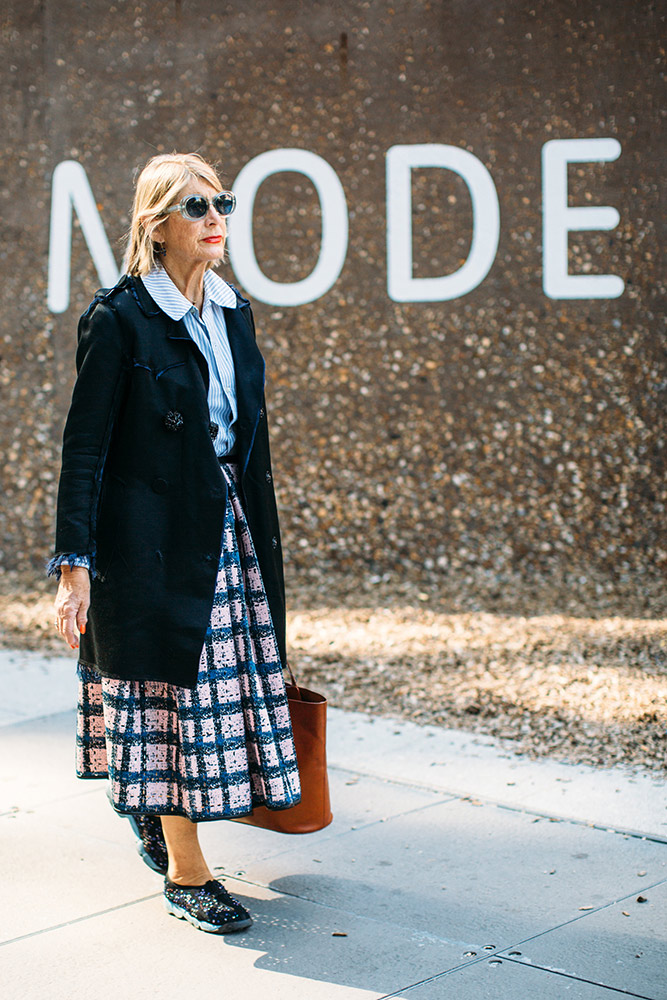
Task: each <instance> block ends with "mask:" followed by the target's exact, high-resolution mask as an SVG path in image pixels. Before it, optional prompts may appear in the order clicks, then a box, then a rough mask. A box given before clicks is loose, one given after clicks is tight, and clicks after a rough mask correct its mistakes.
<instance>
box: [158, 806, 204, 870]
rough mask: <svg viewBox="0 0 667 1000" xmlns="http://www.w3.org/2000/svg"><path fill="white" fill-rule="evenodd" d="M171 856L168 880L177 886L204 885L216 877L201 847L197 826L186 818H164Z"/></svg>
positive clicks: (164, 829)
mask: <svg viewBox="0 0 667 1000" xmlns="http://www.w3.org/2000/svg"><path fill="white" fill-rule="evenodd" d="M160 818H161V819H162V829H163V831H164V839H165V842H166V844H167V853H168V855H169V868H168V869H167V878H168V879H169V880H170V882H175V883H176V884H177V885H204V883H205V882H208V881H209V880H210V879H212V878H214V877H215V876H214V875H213V874H212V872H211V870H210V868H209V867H208V865H207V864H206V859H205V858H204V855H203V854H202V850H201V847H200V846H199V837H198V836H197V824H196V823H193V822H192V821H191V820H189V819H186V818H185V816H162V817H160Z"/></svg>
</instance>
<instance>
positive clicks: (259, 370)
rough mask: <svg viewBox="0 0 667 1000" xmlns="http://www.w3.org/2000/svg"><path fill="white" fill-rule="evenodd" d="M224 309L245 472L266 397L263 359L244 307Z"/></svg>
mask: <svg viewBox="0 0 667 1000" xmlns="http://www.w3.org/2000/svg"><path fill="white" fill-rule="evenodd" d="M223 311H224V314H225V323H226V325H227V336H228V337H229V346H230V348H231V351H232V358H233V359H234V371H235V374H236V403H237V407H238V418H237V422H236V434H237V444H238V451H239V465H240V466H241V473H242V474H243V473H244V472H245V469H246V466H247V464H248V458H249V457H250V452H251V450H252V445H253V441H254V439H255V432H256V430H257V424H258V422H259V411H260V409H261V406H262V398H263V396H264V358H263V357H262V355H261V353H260V350H259V348H258V347H257V344H256V343H255V338H254V337H253V334H252V329H251V326H250V322H249V320H248V319H247V318H246V316H245V313H244V310H243V308H241V307H239V306H237V307H236V308H235V309H227V308H225V309H224V310H223Z"/></svg>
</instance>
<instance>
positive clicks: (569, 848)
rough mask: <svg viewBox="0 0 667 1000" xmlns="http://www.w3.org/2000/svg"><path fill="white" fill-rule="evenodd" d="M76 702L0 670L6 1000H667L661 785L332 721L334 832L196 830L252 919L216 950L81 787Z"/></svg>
mask: <svg viewBox="0 0 667 1000" xmlns="http://www.w3.org/2000/svg"><path fill="white" fill-rule="evenodd" d="M37 693H38V694H39V701H38V702H37V701H36V695H37ZM73 697H74V682H73V661H72V660H71V659H70V658H69V657H63V658H52V659H45V658H43V657H39V656H37V655H35V654H25V653H10V652H7V651H4V652H0V705H1V706H2V708H1V709H0V726H1V728H0V745H1V748H2V751H1V756H0V774H1V776H2V783H1V785H0V795H1V800H0V830H1V831H2V833H1V836H0V844H1V845H2V859H3V862H4V863H3V866H2V868H3V875H4V878H3V891H2V896H1V899H0V914H1V915H0V942H2V944H1V946H0V983H1V984H2V994H3V997H7V998H12V1000H13V998H18V997H21V998H27V1000H32V998H40V1000H42V998H49V1000H52V998H53V1000H58V998H63V1000H65V998H66V1000H78V998H79V997H92V996H94V997H95V998H96V1000H97V998H99V1000H106V998H109V1000H110V998H112V997H113V998H114V1000H116V998H117V997H119V996H123V995H124V994H128V995H131V996H133V997H138V998H140V1000H141V998H144V997H145V998H148V997H153V996H159V997H161V998H167V1000H170V998H174V1000H175V998H182V997H184V996H197V997H201V998H208V997H211V998H213V997H216V998H218V997H223V998H232V997H244V998H248V1000H259V998H262V1000H274V998H276V1000H282V998H288V997H289V998H290V1000H324V998H327V1000H328V998H332V1000H334V998H336V1000H337V998H348V997H349V998H350V1000H353V998H367V1000H380V998H388V997H404V998H406V1000H408V998H409V1000H441V998H442V1000H450V998H451V1000H454V998H455V1000H528V998H533V997H535V996H538V995H539V996H540V998H541V1000H561V998H564V997H567V998H578V1000H605V998H608V1000H612V998H618V1000H620V998H621V997H628V996H630V997H643V998H648V1000H667V791H666V790H665V786H664V783H663V782H662V781H658V780H656V779H655V778H653V777H651V776H647V775H644V774H633V773H631V772H625V771H622V770H621V769H614V770H597V769H594V768H586V767H573V766H569V765H564V764H556V763H553V762H551V761H541V762H534V761H528V760H526V759H524V758H519V757H516V756H514V755H513V754H511V753H510V752H508V750H507V749H506V748H505V747H503V746H501V745H500V744H498V743H496V742H494V741H493V740H490V739H486V738H479V737H473V736H471V735H470V734H466V733H461V732H459V731H454V730H444V729H439V728H435V727H426V728H423V727H418V726H415V725H412V724H410V723H406V722H402V721H399V722H396V721H393V720H387V719H372V718H370V717H367V716H363V715H358V714H355V713H347V712H341V711H335V710H332V711H331V713H330V739H329V758H330V778H331V785H332V799H333V806H334V812H335V819H334V822H333V824H332V825H331V826H330V827H329V828H328V829H326V830H323V831H321V832H320V833H317V834H313V835H310V836H306V837H284V836H281V835H279V834H272V833H268V832H265V831H261V830H255V829H252V828H250V827H245V826H241V825H239V824H235V823H225V822H222V823H211V824H205V825H203V826H202V828H201V830H202V840H203V841H204V843H205V847H206V850H207V855H208V857H209V858H210V861H211V862H212V864H213V865H214V866H216V870H217V871H218V872H219V874H220V875H223V876H224V877H225V880H226V884H227V885H228V887H229V888H230V890H231V891H232V892H233V893H234V894H236V895H238V896H239V897H240V898H241V899H242V900H243V901H244V902H245V904H246V905H247V906H248V907H249V909H250V910H251V912H252V914H253V916H254V918H255V923H254V925H253V927H252V928H250V930H248V931H247V932H245V933H242V934H238V935H231V936H227V937H216V936H214V935H209V934H203V933H201V932H199V931H196V930H195V929H194V928H192V927H191V926H190V925H187V924H185V923H183V922H182V921H177V920H174V919H173V918H171V917H169V916H168V915H167V914H166V913H165V912H164V910H163V908H162V900H161V879H160V877H159V876H157V875H155V874H153V873H152V872H151V871H150V870H149V869H148V868H146V867H145V866H144V865H143V864H142V863H141V861H140V860H139V858H138V857H137V855H136V854H135V853H134V849H133V838H132V835H131V833H130V829H129V824H127V823H126V822H125V821H124V820H121V819H119V818H117V817H116V816H114V814H113V813H112V812H111V810H110V808H109V805H108V803H107V801H106V797H105V783H104V782H94V781H91V782H82V781H78V780H77V779H76V778H75V777H74V775H73V765H72V760H73V740H74V736H73V726H74V712H73V710H72V707H71V706H72V704H73ZM642 900H645V901H642Z"/></svg>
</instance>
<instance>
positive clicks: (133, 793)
mask: <svg viewBox="0 0 667 1000" xmlns="http://www.w3.org/2000/svg"><path fill="white" fill-rule="evenodd" d="M221 468H222V470H223V474H224V475H225V478H226V480H227V486H228V496H227V509H226V512H225V527H224V532H223V539H222V551H221V554H220V564H219V568H218V578H217V582H216V588H215V597H214V600H213V608H212V610H211V620H210V624H209V628H208V631H207V634H206V640H205V643H204V648H203V649H202V654H201V659H200V661H199V677H198V680H197V685H196V687H194V688H192V689H190V688H183V687H177V686H176V685H173V684H166V683H162V682H159V681H123V680H114V679H111V678H107V677H100V676H99V674H97V673H96V672H95V671H94V670H91V669H90V668H88V667H84V666H83V665H81V664H79V668H78V672H79V702H78V712H77V741H76V745H77V761H76V770H77V774H78V776H79V777H81V778H106V777H108V778H109V780H110V784H111V793H112V797H113V802H114V805H115V807H116V809H118V811H119V812H122V813H136V814H141V815H147V814H151V813H152V814H157V815H163V816H164V815H167V816H187V817H188V819H191V820H193V821H195V822H201V821H202V820H214V819H224V818H225V817H232V816H244V815H247V814H248V813H250V812H251V810H252V809H253V808H254V807H255V806H259V805H265V806H268V807H269V808H272V809H285V808H288V807H289V806H292V805H295V804H296V803H297V802H298V801H299V798H300V795H301V789H300V785H299V772H298V770H297V763H296V752H295V750H294V740H293V738H292V726H291V722H290V715H289V709H288V705H287V696H286V693H285V683H284V680H283V674H282V668H281V665H280V655H279V653H278V646H277V642H276V636H275V632H274V629H273V624H272V622H271V615H270V612H269V606H268V602H267V599H266V593H265V591H264V585H263V583H262V578H261V574H260V570H259V565H258V563H257V558H256V556H255V550H254V547H253V543H252V538H251V537H250V531H249V529H248V524H247V521H246V518H245V514H244V512H243V507H242V505H241V501H240V498H239V494H238V490H237V486H236V482H237V470H236V466H234V465H223V466H222V467H221Z"/></svg>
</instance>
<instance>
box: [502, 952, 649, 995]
mask: <svg viewBox="0 0 667 1000" xmlns="http://www.w3.org/2000/svg"><path fill="white" fill-rule="evenodd" d="M501 961H503V962H512V963H513V964H514V965H522V966H523V967H524V969H538V970H539V971H541V972H548V973H550V974H551V975H552V976H562V977H563V979H572V980H574V982H576V983H587V984H588V985H589V986H599V987H600V988H601V989H603V990H612V991H613V992H614V993H618V994H620V995H621V996H624V997H637V998H638V1000H657V998H656V997H649V996H646V995H645V994H644V993H633V992H632V991H631V990H624V989H623V988H622V987H620V986H608V985H607V983H599V982H597V981H596V980H595V979H585V978H584V977H583V976H577V975H575V974H574V973H573V972H561V971H560V970H559V969H550V968H548V966H545V965H536V964H535V963H534V962H521V961H520V960H519V959H518V958H505V957H504V956H503V957H502V959H501Z"/></svg>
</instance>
